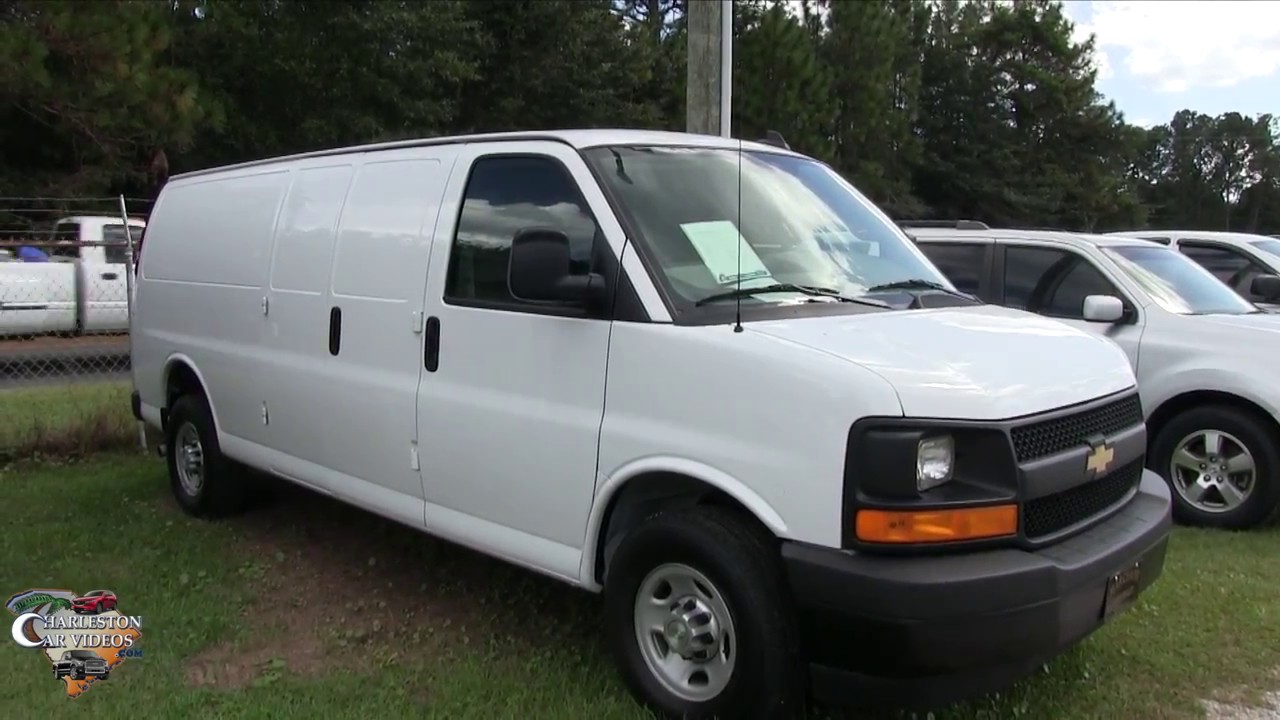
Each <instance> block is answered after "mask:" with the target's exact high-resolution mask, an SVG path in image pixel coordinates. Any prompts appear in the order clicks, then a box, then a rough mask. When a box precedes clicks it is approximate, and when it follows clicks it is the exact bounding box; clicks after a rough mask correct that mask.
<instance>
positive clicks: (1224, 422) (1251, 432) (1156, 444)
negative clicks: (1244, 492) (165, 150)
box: [1148, 405, 1280, 530]
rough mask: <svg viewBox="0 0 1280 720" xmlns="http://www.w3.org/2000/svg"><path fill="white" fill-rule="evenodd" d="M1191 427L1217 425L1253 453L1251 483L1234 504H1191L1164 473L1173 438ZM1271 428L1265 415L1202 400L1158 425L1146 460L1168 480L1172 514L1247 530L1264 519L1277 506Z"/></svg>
mask: <svg viewBox="0 0 1280 720" xmlns="http://www.w3.org/2000/svg"><path fill="white" fill-rule="evenodd" d="M1197 430H1219V431H1221V432H1225V433H1229V434H1231V435H1233V436H1235V437H1236V438H1238V439H1239V440H1240V441H1241V443H1243V444H1244V445H1245V446H1246V447H1247V449H1248V451H1249V453H1250V454H1251V455H1253V458H1254V465H1255V471H1254V472H1255V474H1254V487H1253V491H1252V492H1251V493H1250V495H1249V497H1248V498H1247V499H1246V500H1245V501H1244V502H1243V503H1241V504H1240V506H1238V507H1236V508H1234V509H1232V510H1226V511H1222V512H1209V511H1206V510H1203V509H1200V508H1197V507H1195V506H1194V505H1192V504H1191V503H1189V502H1188V501H1187V500H1186V499H1185V498H1183V497H1182V495H1181V494H1180V493H1179V492H1178V489H1177V487H1175V485H1174V481H1173V478H1171V477H1170V476H1169V475H1170V467H1169V466H1170V462H1171V461H1172V458H1173V452H1174V450H1175V449H1176V447H1177V444H1178V443H1179V442H1180V441H1181V440H1182V439H1183V438H1185V437H1187V436H1188V435H1190V434H1192V433H1194V432H1196V431H1197ZM1278 440H1280V438H1278V437H1277V434H1276V432H1275V430H1274V428H1273V427H1272V425H1271V424H1270V423H1269V422H1268V421H1267V419H1266V418H1262V417H1258V415H1257V414H1256V413H1253V412H1249V411H1247V410H1244V409H1241V408H1235V407H1231V406H1229V405H1207V406H1204V407H1197V408H1193V409H1191V410H1187V411H1184V412H1182V413H1179V414H1178V415H1175V416H1174V417H1173V418H1171V419H1170V420H1169V421H1168V422H1166V423H1165V424H1164V426H1163V427H1161V428H1160V429H1159V431H1158V432H1157V433H1156V436H1155V438H1154V440H1153V442H1152V446H1151V455H1150V459H1149V461H1148V467H1150V468H1151V469H1152V470H1153V471H1155V472H1156V474H1158V475H1160V477H1162V478H1164V480H1165V482H1167V483H1169V491H1170V494H1171V495H1172V496H1173V516H1174V519H1175V520H1176V521H1177V522H1178V523H1180V524H1183V525H1195V526H1200V527H1215V528H1223V529H1229V530H1247V529H1250V528H1253V527H1256V526H1258V525H1261V524H1263V523H1265V522H1267V521H1268V520H1269V519H1270V518H1272V517H1274V516H1275V513H1276V511H1277V509H1278V507H1280V476H1278V475H1277V473H1280V448H1278V447H1277V445H1278Z"/></svg>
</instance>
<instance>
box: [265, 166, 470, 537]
mask: <svg viewBox="0 0 1280 720" xmlns="http://www.w3.org/2000/svg"><path fill="white" fill-rule="evenodd" d="M456 154H457V148H456V147H432V148H414V149H410V150H401V151H395V152H380V153H374V154H370V155H368V156H365V157H364V158H363V161H362V162H361V164H360V166H359V168H358V169H357V171H356V175H355V180H354V182H353V183H352V186H351V189H350V190H349V191H348V193H347V198H346V203H345V205H344V206H343V210H342V217H341V220H340V222H339V226H338V232H337V239H336V243H335V245H334V253H333V256H334V257H333V269H332V272H331V276H330V280H329V288H328V293H327V298H326V301H327V303H328V307H326V308H325V310H326V313H328V312H330V311H332V310H333V308H338V310H339V314H338V317H339V321H340V330H341V334H340V341H339V343H338V345H337V354H336V355H334V354H331V353H330V348H329V344H328V339H329V338H328V335H327V334H326V336H325V342H324V343H323V344H317V345H314V346H312V347H309V348H308V349H307V350H306V351H305V352H301V355H303V356H304V357H305V358H306V361H307V362H309V363H311V364H312V365H310V366H308V367H307V368H306V370H305V372H308V373H311V372H314V373H316V374H317V375H316V377H317V378H319V382H318V385H319V384H322V385H323V390H322V391H321V390H320V389H317V390H316V391H314V392H305V393H303V394H301V395H299V397H298V398H297V399H296V400H290V401H289V402H295V401H296V402H297V403H299V405H298V407H299V409H300V410H301V409H302V408H304V407H305V408H306V410H307V412H308V413H309V416H310V417H311V418H312V419H311V420H310V424H309V425H308V426H307V427H311V428H313V430H312V432H311V438H310V439H309V441H308V442H307V443H306V445H305V447H306V449H307V456H305V457H304V458H303V459H305V460H309V461H311V462H314V463H317V464H320V465H323V466H325V467H327V468H329V469H332V470H334V471H336V472H337V473H340V474H341V475H336V476H334V477H335V478H338V477H347V478H351V479H352V480H351V481H350V482H345V481H344V482H343V483H342V486H330V487H329V488H328V489H329V490H330V491H331V492H333V493H334V494H336V495H339V496H346V497H349V498H354V499H357V500H359V501H365V500H367V498H364V497H363V496H364V495H365V494H367V493H369V492H370V491H371V489H370V488H368V487H367V486H362V485H363V484H362V483H360V482H359V481H357V480H355V479H356V478H358V479H359V480H363V481H368V482H371V483H374V484H375V485H379V486H382V487H381V489H386V490H390V491H392V492H393V493H396V494H397V495H399V496H400V497H401V498H402V501H403V500H407V499H409V498H412V499H413V500H416V501H417V502H418V503H419V504H420V503H421V502H422V476H421V474H420V473H419V471H418V469H417V468H415V467H414V461H413V456H414V455H413V454H414V452H415V449H416V443H417V390H418V380H419V375H420V372H421V369H422V334H421V332H420V331H419V330H418V328H417V327H416V326H415V318H419V319H420V313H421V310H422V305H421V303H422V293H423V290H424V287H425V284H426V278H427V262H428V258H429V255H430V250H431V241H432V235H433V234H434V227H435V222H436V218H437V216H438V214H439V211H440V204H441V198H442V195H443V193H444V188H445V184H446V182H447V180H448V177H449V172H450V171H451V169H452V167H453V162H454V158H455V156H456ZM325 318H326V319H325V323H326V325H325V327H326V330H327V328H328V323H329V319H328V318H329V315H328V314H326V316H325ZM277 430H279V428H277ZM381 489H380V490H381ZM418 517H419V518H421V517H422V510H421V507H419V510H418Z"/></svg>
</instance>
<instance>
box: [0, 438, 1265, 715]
mask: <svg viewBox="0 0 1280 720" xmlns="http://www.w3.org/2000/svg"><path fill="white" fill-rule="evenodd" d="M0 522H3V524H4V527H5V528H6V531H5V533H4V534H3V535H0V594H4V595H6V596H7V594H9V593H12V592H17V591H20V590H23V589H27V588H29V587H38V586H51V587H68V588H71V589H73V590H77V591H84V590H87V589H89V588H91V587H108V588H111V589H112V590H114V591H115V592H116V593H117V594H118V595H119V596H120V598H121V609H122V611H123V612H126V613H127V614H130V615H141V616H142V618H143V621H144V626H143V630H142V632H143V637H142V640H141V641H140V643H139V647H141V648H142V649H143V650H144V653H145V655H144V657H142V658H138V659H130V660H127V661H125V664H124V665H123V666H122V667H121V668H118V669H117V671H116V672H114V673H113V674H112V677H111V679H110V680H109V681H108V682H105V683H100V684H98V685H97V686H95V687H93V688H92V689H91V690H90V691H89V692H88V693H87V694H86V695H84V696H83V697H80V698H77V699H75V700H68V699H67V698H66V697H65V696H64V694H63V693H62V692H60V690H61V686H60V685H59V684H55V682H54V681H53V680H52V679H51V677H50V675H49V673H48V671H47V665H46V664H45V661H44V660H43V659H41V658H39V657H38V656H36V655H35V654H34V651H29V650H25V649H22V648H19V647H17V646H16V645H14V644H13V643H12V642H9V641H7V640H6V641H4V642H3V643H0V645H3V648H0V676H2V677H4V678H5V682H4V683H2V684H0V707H6V708H13V709H16V710H20V712H21V715H22V716H24V717H26V716H30V717H72V716H80V715H83V714H84V713H85V712H90V713H92V714H93V715H96V716H103V717H106V716H109V715H115V716H128V717H131V718H166V719H167V718H172V717H218V718H238V717H243V718H263V717H271V718H294V717H296V718H303V717H306V718H314V717H321V716H323V717H326V718H328V717H353V718H355V717H361V718H364V717H380V716H387V717H400V716H410V715H412V716H415V717H428V718H486V719H487V718H505V717H520V718H557V719H559V718H571V717H591V718H641V717H645V714H644V713H642V712H641V711H640V710H638V709H637V707H636V706H635V704H634V703H633V702H632V701H631V700H630V699H629V697H628V696H627V695H626V694H625V693H624V691H623V690H622V688H621V686H620V684H619V682H618V681H617V679H616V676H615V673H614V670H613V667H612V665H611V664H610V663H609V661H608V659H607V658H606V656H605V654H604V652H603V650H602V648H601V646H600V642H599V640H598V638H597V628H598V627H599V622H600V619H599V616H600V605H599V602H598V600H597V599H596V598H594V597H592V596H589V595H587V594H585V593H581V592H578V591H575V590H572V589H569V588H566V587H563V586H561V585H559V584H558V583H556V582H554V581H550V580H546V579H543V578H540V577H538V576H535V575H533V574H531V573H528V572H524V571H521V570H517V569H515V568H512V567H509V566H506V565H504V564H502V563H499V562H497V561H493V560H489V559H487V558H484V557H482V556H480V555H477V554H475V553H471V552H468V551H465V550H461V549H459V548H456V547H454V546H451V545H448V544H446V543H442V542H438V541H435V540H432V539H431V538H429V537H427V536H425V535H422V534H419V533H416V532H414V531H412V530H409V529H407V528H402V527H400V526H398V525H395V524H393V523H390V522H387V521H383V520H380V519H377V518H374V517H372V516H370V515H368V514H366V513H362V512H359V511H355V510H352V509H350V508H346V507H343V506H341V505H339V504H337V503H335V502H332V501H329V500H325V499H322V498H318V497H316V496H312V495H310V494H307V493H304V492H301V491H296V490H291V489H280V490H277V491H276V492H275V493H273V495H272V496H270V497H268V498H267V499H266V502H264V504H263V505H261V506H259V507H258V508H256V509H254V510H253V511H252V512H250V513H248V514H246V515H245V516H243V517H240V518H236V519H233V520H229V521H225V522H221V523H207V522H200V521H196V520H191V519H189V518H187V517H186V516H184V515H182V514H181V513H179V512H178V511H177V510H176V509H175V508H174V506H173V503H172V502H171V501H170V499H169V498H168V490H167V481H166V479H165V476H164V472H163V467H162V464H161V462H160V461H159V460H157V459H155V458H140V457H138V456H134V455H129V456H123V455H106V456H95V457H94V458H93V460H92V462H87V461H81V462H72V463H69V464H63V465H48V464H39V465H36V464H27V465H25V466H10V467H9V468H8V469H6V470H4V471H3V472H2V473H0ZM1277 589H1280V532H1278V531H1277V530H1274V529H1272V530H1265V531H1262V532H1254V533H1247V534H1231V533H1222V532H1207V531H1194V530H1187V529H1179V530H1178V531H1177V532H1176V533H1175V536H1174V539H1173V544H1172V547H1171V548H1170V551H1169V556H1168V561H1167V567H1166V570H1165V575H1164V576H1163V577H1162V578H1161V579H1160V580H1159V581H1158V582H1157V584H1156V585H1155V586H1154V587H1153V588H1152V590H1151V591H1150V592H1149V593H1148V594H1146V595H1145V596H1144V597H1143V598H1142V599H1141V600H1140V601H1139V604H1138V605H1137V606H1136V607H1135V608H1134V609H1132V610H1131V611H1130V612H1128V613H1127V614H1125V615H1122V616H1120V617H1119V618H1117V619H1116V620H1115V621H1114V622H1113V623H1112V624H1110V625H1108V626H1106V627H1104V628H1103V629H1101V630H1100V631H1098V632H1097V633H1096V634H1095V635H1093V636H1092V637H1091V638H1089V639H1088V640H1086V641H1085V642H1084V643H1083V644H1082V645H1081V646H1080V647H1078V648H1077V649H1076V650H1074V651H1072V652H1070V653H1068V654H1067V655H1066V656H1064V657H1062V658H1060V659H1059V660H1057V661H1056V662H1054V663H1053V664H1052V665H1051V666H1050V668H1049V669H1048V671H1046V672H1042V673H1040V674H1039V675H1038V676H1037V677H1035V678H1033V679H1031V680H1029V681H1027V682H1024V683H1022V684H1020V685H1019V686H1017V687H1016V688H1014V689H1013V690H1012V691H1011V692H1009V693H1007V694H1005V695H1004V696H1002V697H998V698H992V699H987V700H983V701H979V702H974V703H969V704H967V705H964V706H959V707H954V708H950V709H947V710H944V711H941V712H938V713H935V714H934V717H935V718H936V719H937V720H943V719H944V718H956V719H959V718H1012V717H1028V718H1037V719H1039V718H1124V717H1132V718H1177V717H1196V716H1199V715H1200V713H1201V711H1200V708H1199V701H1200V700H1201V699H1203V698H1209V697H1211V696H1213V695H1214V693H1215V690H1217V689H1219V688H1220V687H1224V689H1225V690H1227V691H1229V692H1233V693H1235V692H1238V691H1240V690H1241V689H1243V688H1255V689H1271V687H1272V685H1273V684H1274V678H1275V676H1274V675H1273V674H1272V673H1273V670H1274V669H1275V668H1277V667H1280V595H1278V594H1277ZM200 668H204V669H205V670H206V671H208V672H216V673H221V675H220V678H221V679H220V680H218V681H216V682H212V683H210V684H206V685H200V684H199V683H198V682H197V681H196V680H193V674H192V673H193V672H194V671H196V670H197V669H200ZM223 668H238V670H235V671H233V670H223ZM237 672H238V673H239V676H240V677H239V681H240V682H239V683H238V684H229V681H228V678H229V677H230V676H231V675H235V674H236V673H237ZM1237 697H1238V696H1237Z"/></svg>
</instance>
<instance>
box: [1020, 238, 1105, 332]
mask: <svg viewBox="0 0 1280 720" xmlns="http://www.w3.org/2000/svg"><path fill="white" fill-rule="evenodd" d="M1004 277H1005V302H1004V304H1005V305H1008V306H1010V307H1015V308H1019V309H1024V310H1029V311H1031V312H1036V313H1040V314H1043V315H1052V316H1053V317H1060V318H1067V319H1080V318H1082V317H1083V316H1084V299H1085V298H1086V297H1088V296H1089V295H1117V296H1118V295H1119V292H1118V291H1117V290H1116V288H1115V286H1114V285H1112V284H1111V282H1110V281H1109V280H1107V278H1106V277H1105V276H1104V275H1103V274H1102V272H1101V271H1099V270H1098V268H1097V267H1095V266H1094V264H1093V263H1091V262H1089V260H1087V259H1086V258H1084V257H1083V256H1081V255H1077V254H1076V253H1073V252H1067V251H1065V250H1055V249H1052V248H1033V247H1011V248H1009V249H1008V250H1007V251H1006V253H1005V261H1004Z"/></svg>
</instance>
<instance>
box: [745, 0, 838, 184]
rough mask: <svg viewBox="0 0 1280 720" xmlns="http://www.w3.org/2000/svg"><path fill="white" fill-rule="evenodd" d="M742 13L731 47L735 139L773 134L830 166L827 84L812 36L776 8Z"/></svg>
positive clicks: (831, 108)
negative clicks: (827, 161)
mask: <svg viewBox="0 0 1280 720" xmlns="http://www.w3.org/2000/svg"><path fill="white" fill-rule="evenodd" d="M747 10H748V12H744V13H741V14H740V16H739V18H738V20H739V23H740V27H739V28H738V29H737V32H736V35H737V37H736V38H735V43H734V44H735V47H734V53H733V62H734V83H733V132H734V135H735V136H738V137H744V138H750V139H757V138H762V137H764V136H765V133H766V132H768V131H769V130H776V131H778V132H779V133H781V134H782V136H783V137H785V138H786V139H787V143H788V144H789V145H791V147H792V148H794V149H796V150H798V151H800V152H804V153H807V154H810V155H814V156H817V157H820V158H823V159H826V160H830V159H831V155H832V153H831V149H832V143H831V141H830V133H831V124H832V120H833V119H834V112H833V111H834V106H833V104H832V103H831V102H830V98H831V78H830V73H829V72H828V71H827V68H826V67H825V66H824V65H823V64H822V63H821V62H820V60H819V58H818V48H817V45H816V43H815V42H814V38H813V36H812V35H811V34H810V33H809V31H808V30H807V29H806V28H805V27H804V25H802V24H801V21H800V20H799V19H798V18H796V17H795V16H793V15H790V14H789V13H787V11H786V10H785V9H783V7H782V6H780V5H773V6H771V7H768V8H764V7H757V8H754V12H752V11H751V10H752V8H750V7H749V6H748V8H747Z"/></svg>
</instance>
